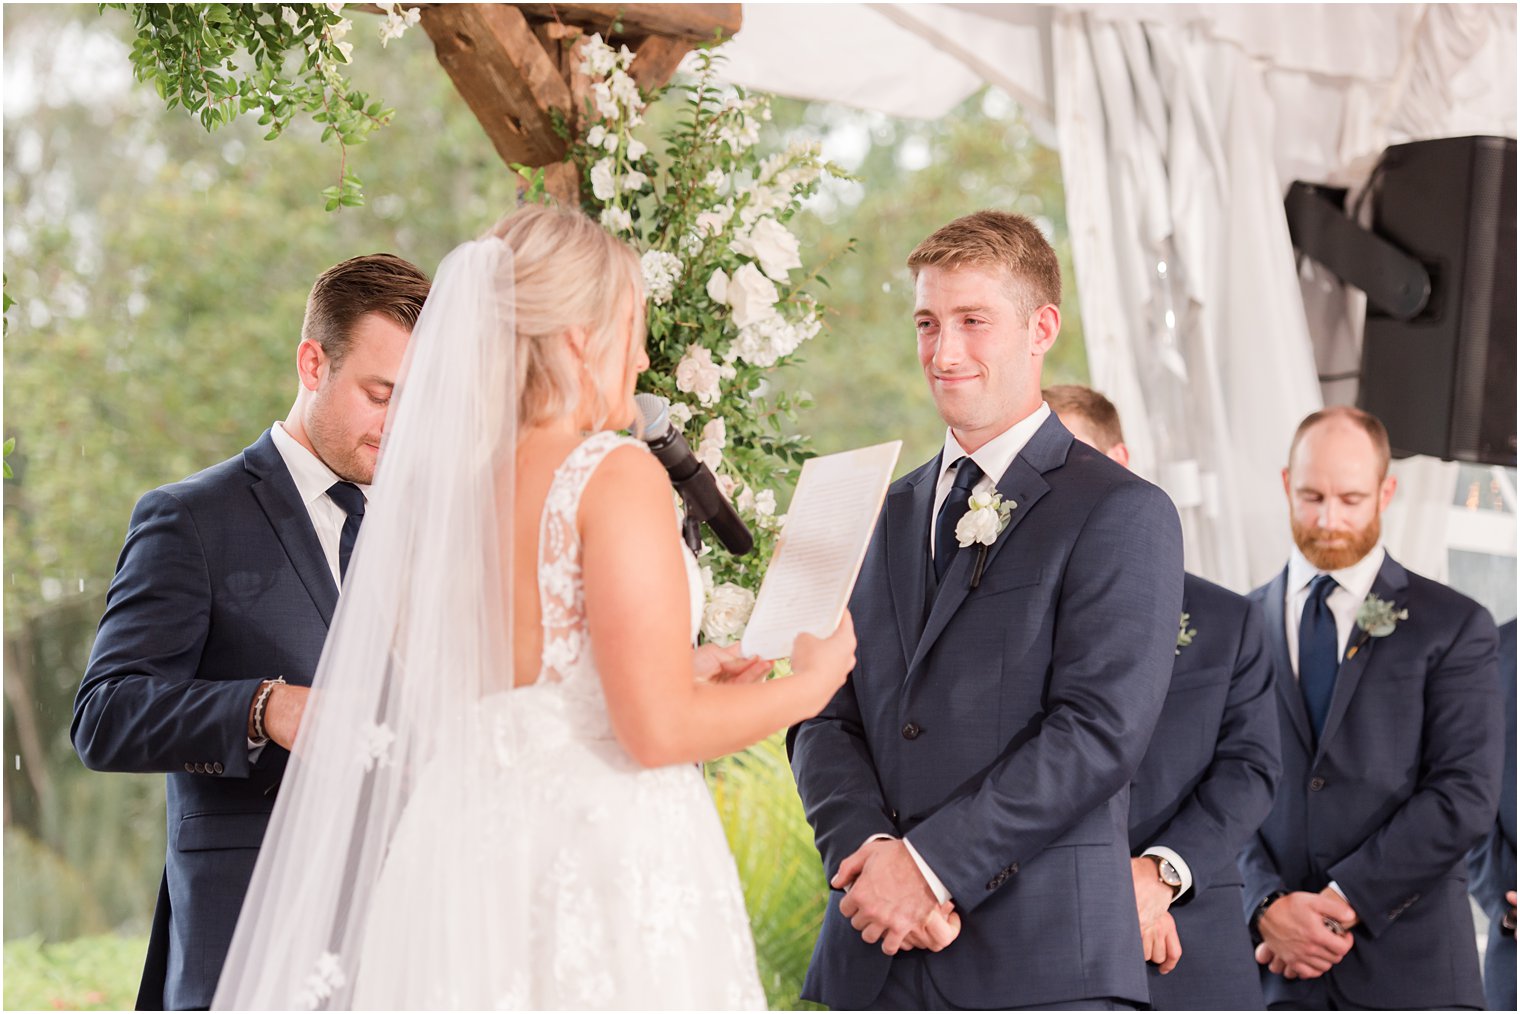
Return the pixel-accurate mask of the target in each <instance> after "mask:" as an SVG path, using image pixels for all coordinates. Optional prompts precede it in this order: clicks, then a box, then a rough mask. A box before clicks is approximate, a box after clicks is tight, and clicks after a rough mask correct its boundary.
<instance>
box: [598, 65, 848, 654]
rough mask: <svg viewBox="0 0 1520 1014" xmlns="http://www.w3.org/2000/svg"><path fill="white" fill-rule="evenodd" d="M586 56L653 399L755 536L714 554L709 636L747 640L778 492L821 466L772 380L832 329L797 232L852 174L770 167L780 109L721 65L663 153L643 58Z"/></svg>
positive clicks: (694, 90) (706, 70) (684, 107)
mask: <svg viewBox="0 0 1520 1014" xmlns="http://www.w3.org/2000/svg"><path fill="white" fill-rule="evenodd" d="M579 53H580V61H581V63H580V70H581V71H582V73H584V74H585V75H587V77H588V78H589V79H590V81H591V89H590V97H589V99H588V101H587V108H586V110H585V111H584V115H583V118H582V123H583V128H584V129H583V133H582V134H581V135H580V136H579V137H578V138H575V139H574V140H573V143H572V145H571V147H570V151H569V155H568V159H569V161H571V162H572V163H573V164H574V165H575V166H576V167H577V169H578V170H579V171H580V174H581V186H582V202H583V207H584V210H585V211H586V212H587V213H588V214H590V215H592V216H593V217H596V218H597V219H599V220H600V221H601V223H602V224H603V225H604V226H605V227H606V228H607V229H608V230H609V231H611V232H613V233H614V234H616V235H618V236H621V237H622V238H624V239H626V240H628V241H629V242H631V243H633V244H634V245H635V246H636V247H638V248H639V249H640V250H643V251H644V254H643V258H642V267H643V275H644V286H645V288H646V290H647V292H648V295H649V303H650V306H649V314H648V328H649V359H650V364H651V365H650V369H649V371H648V372H647V373H646V374H645V375H644V379H643V381H642V382H641V383H640V387H641V389H643V390H647V391H650V392H652V393H654V394H658V395H660V396H662V397H665V398H667V399H669V400H670V406H671V407H670V416H671V421H672V423H674V424H675V425H677V426H679V427H681V428H682V430H683V431H684V433H685V436H686V438H687V441H688V442H689V443H690V444H691V445H692V447H693V448H695V450H696V454H697V457H698V458H700V459H701V460H702V461H703V462H704V463H706V464H707V466H708V467H709V468H711V469H712V471H713V473H714V475H715V476H716V477H717V480H718V484H719V486H720V488H721V489H722V490H723V492H724V493H725V494H726V495H727V496H728V497H729V498H730V499H731V500H732V501H733V502H734V505H735V507H736V508H737V509H738V511H739V514H740V516H741V517H742V518H743V519H744V521H745V523H746V524H748V525H749V527H750V530H751V531H752V532H753V533H754V535H755V550H754V552H753V553H752V554H750V555H748V556H744V557H734V556H730V555H729V554H727V553H726V552H724V551H722V550H721V549H712V548H704V551H703V557H702V561H701V562H702V574H703V581H704V583H705V584H706V586H707V592H708V595H707V610H706V615H705V617H704V621H703V625H702V630H703V634H704V636H705V637H706V638H707V639H708V640H711V641H717V642H721V643H728V642H731V641H734V640H736V639H737V638H738V637H739V636H740V635H741V634H742V633H743V630H744V626H745V624H746V622H747V621H748V619H749V614H750V611H751V610H752V609H753V607H754V601H755V591H756V590H757V589H758V588H759V585H760V578H761V576H762V568H763V567H764V565H765V562H766V561H767V560H769V558H770V554H771V550H772V548H773V547H774V544H775V539H776V536H777V533H778V532H779V531H780V530H781V526H782V524H783V523H784V521H785V518H784V517H782V516H779V515H777V513H776V486H777V485H778V484H779V483H783V482H785V481H786V479H787V478H788V476H790V475H791V474H792V470H793V469H794V468H795V466H797V465H800V464H801V463H802V462H803V461H804V460H805V459H806V457H807V449H806V442H805V441H804V439H803V438H801V437H799V436H796V435H788V434H787V433H786V431H785V426H784V423H785V422H786V421H787V420H789V419H794V418H795V415H794V413H795V409H796V408H798V407H800V406H799V405H798V404H797V403H796V402H794V401H793V400H792V399H791V398H790V397H788V396H787V395H786V394H784V393H780V392H773V391H772V388H771V384H770V381H769V379H768V378H769V374H770V372H771V371H772V370H773V369H775V368H777V367H779V366H784V365H786V364H787V363H789V362H792V361H793V360H794V357H795V355H796V353H797V351H798V349H799V348H800V347H801V346H802V344H803V343H804V342H806V341H808V340H809V339H811V338H812V337H814V336H815V335H817V334H818V331H819V329H820V327H821V314H822V308H821V307H820V306H819V305H818V303H817V302H816V301H815V300H814V298H813V297H812V296H811V295H809V294H808V293H807V292H806V291H805V286H806V285H807V284H808V283H809V282H811V281H813V280H815V279H817V278H818V275H817V274H816V272H812V273H810V272H809V271H808V270H807V269H806V268H805V267H804V266H803V260H802V250H801V248H800V245H799V243H798V241H797V237H796V236H795V235H793V234H792V232H791V231H790V230H789V229H788V228H787V222H788V221H789V220H790V219H791V218H792V216H793V215H795V214H796V213H797V211H798V209H799V208H800V207H801V204H802V202H803V200H805V199H806V198H807V197H808V196H809V195H811V194H812V193H814V192H815V191H816V189H817V187H818V181H819V179H820V178H821V177H822V176H823V174H824V173H829V174H831V175H835V176H843V175H844V174H843V173H842V172H840V171H839V170H838V169H836V168H835V167H834V166H832V165H830V164H828V163H827V162H825V161H824V160H823V158H822V157H821V155H820V153H819V150H818V148H817V147H816V146H810V145H794V146H792V147H790V148H788V149H786V150H785V151H783V152H779V153H776V154H772V155H769V156H765V157H761V156H760V154H759V153H758V152H757V151H756V144H757V142H758V141H759V139H760V129H761V124H763V123H764V122H765V121H767V120H769V119H770V109H769V104H768V102H767V100H766V99H765V98H763V97H759V96H751V95H746V94H745V93H744V92H743V91H742V90H740V89H737V88H727V87H720V86H719V85H718V84H717V82H716V80H715V76H714V69H713V65H714V59H715V58H714V55H713V53H712V52H710V51H708V50H699V51H697V52H696V53H695V54H693V56H692V57H691V58H690V59H689V67H690V70H691V71H692V73H693V79H692V80H691V82H690V83H689V84H685V85H676V86H673V87H674V88H676V89H679V90H684V92H685V96H684V99H683V100H682V104H681V106H680V115H679V117H678V119H677V122H676V124H675V126H674V127H673V128H671V129H670V130H669V131H667V132H666V134H665V136H664V137H663V138H661V139H660V141H661V142H662V143H663V151H662V152H659V153H656V152H655V151H653V150H651V148H650V147H649V145H648V144H647V143H646V142H645V141H643V140H641V139H640V138H639V137H638V136H636V132H637V131H638V129H639V128H640V127H642V126H644V123H645V120H644V112H645V109H646V108H647V105H648V102H649V101H650V99H651V97H650V96H646V95H644V94H643V93H642V92H641V91H640V89H639V87H638V85H637V84H636V83H635V82H634V80H633V78H632V77H630V76H629V73H628V68H629V65H630V64H631V63H632V61H633V58H634V54H633V53H632V52H630V51H629V50H628V48H627V47H622V48H621V49H617V50H614V49H613V48H612V47H611V46H609V45H607V44H606V43H605V42H603V41H602V39H601V37H600V36H599V35H594V36H591V37H590V38H587V39H585V40H583V41H582V42H581V43H580V49H579Z"/></svg>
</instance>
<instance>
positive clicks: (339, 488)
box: [327, 482, 364, 584]
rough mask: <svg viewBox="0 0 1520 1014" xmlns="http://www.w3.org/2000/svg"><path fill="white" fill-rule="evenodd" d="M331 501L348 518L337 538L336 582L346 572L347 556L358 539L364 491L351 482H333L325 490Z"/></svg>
mask: <svg viewBox="0 0 1520 1014" xmlns="http://www.w3.org/2000/svg"><path fill="white" fill-rule="evenodd" d="M327 495H328V496H330V497H332V498H333V503H335V504H337V505H338V506H339V507H342V508H343V511H344V513H346V514H347V515H348V520H346V521H344V522H343V534H342V535H341V536H339V538H338V582H339V583H340V584H341V583H342V582H343V578H344V576H345V575H346V574H347V573H348V557H349V555H350V554H351V553H353V551H354V543H355V542H356V541H358V539H359V526H360V525H362V524H363V523H364V493H363V492H361V491H360V489H359V487H358V486H355V485H354V484H353V483H351V482H335V483H333V484H332V486H331V487H330V488H329V489H328V490H327Z"/></svg>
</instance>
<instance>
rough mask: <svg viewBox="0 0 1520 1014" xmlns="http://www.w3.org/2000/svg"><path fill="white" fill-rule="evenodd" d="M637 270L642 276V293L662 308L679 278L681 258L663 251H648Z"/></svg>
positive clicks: (668, 300)
mask: <svg viewBox="0 0 1520 1014" xmlns="http://www.w3.org/2000/svg"><path fill="white" fill-rule="evenodd" d="M639 268H640V270H641V271H642V273H643V275H644V291H645V292H646V293H648V295H649V298H650V299H652V300H654V304H655V305H656V306H664V305H665V304H666V303H668V302H670V297H671V296H672V295H673V294H674V293H675V289H676V282H677V281H678V280H679V279H680V277H681V270H682V264H681V258H679V257H677V256H676V255H675V254H672V253H665V252H664V251H663V250H650V251H649V252H648V253H646V254H644V256H643V257H642V258H640V259H639Z"/></svg>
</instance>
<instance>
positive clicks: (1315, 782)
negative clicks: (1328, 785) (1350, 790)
mask: <svg viewBox="0 0 1520 1014" xmlns="http://www.w3.org/2000/svg"><path fill="white" fill-rule="evenodd" d="M1324 787H1325V780H1324V779H1323V778H1321V777H1320V776H1319V775H1315V776H1314V777H1313V778H1311V779H1309V791H1310V792H1318V791H1319V790H1320V789H1323V788H1324Z"/></svg>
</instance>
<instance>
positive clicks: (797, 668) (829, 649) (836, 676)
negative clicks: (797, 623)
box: [792, 609, 855, 709]
mask: <svg viewBox="0 0 1520 1014" xmlns="http://www.w3.org/2000/svg"><path fill="white" fill-rule="evenodd" d="M854 668H855V620H854V618H853V617H852V616H850V611H849V610H848V609H846V610H845V611H844V619H842V620H840V621H839V629H837V630H835V631H834V632H833V633H832V634H830V635H829V636H828V637H824V638H817V637H814V636H813V635H812V634H798V635H797V640H796V641H795V642H794V643H793V644H792V675H793V678H794V679H795V678H798V677H801V678H803V679H808V680H813V681H816V682H817V683H818V687H819V691H820V693H821V694H822V699H821V700H820V701H819V703H818V707H819V708H820V709H821V708H822V707H823V706H824V705H825V704H827V703H828V702H829V700H830V699H832V698H833V696H834V692H835V691H836V690H838V689H839V688H840V687H841V686H843V685H844V681H845V679H846V678H848V677H849V675H850V670H852V669H854Z"/></svg>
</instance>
